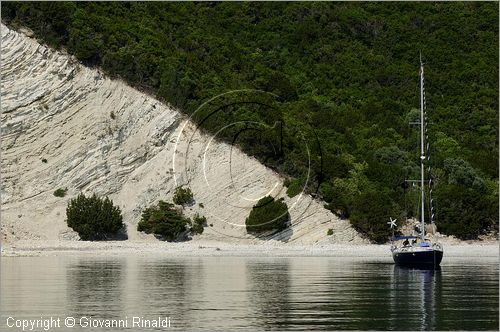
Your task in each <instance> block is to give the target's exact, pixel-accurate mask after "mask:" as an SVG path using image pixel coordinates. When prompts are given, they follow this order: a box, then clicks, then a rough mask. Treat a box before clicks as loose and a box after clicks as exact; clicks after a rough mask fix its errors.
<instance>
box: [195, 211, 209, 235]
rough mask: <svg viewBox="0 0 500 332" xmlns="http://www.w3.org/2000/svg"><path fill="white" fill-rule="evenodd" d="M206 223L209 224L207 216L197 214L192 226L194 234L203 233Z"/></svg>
mask: <svg viewBox="0 0 500 332" xmlns="http://www.w3.org/2000/svg"><path fill="white" fill-rule="evenodd" d="M206 225H207V218H205V217H204V216H200V215H198V214H197V215H196V216H194V218H193V225H192V226H191V233H192V234H202V233H203V229H204V227H205V226H206Z"/></svg>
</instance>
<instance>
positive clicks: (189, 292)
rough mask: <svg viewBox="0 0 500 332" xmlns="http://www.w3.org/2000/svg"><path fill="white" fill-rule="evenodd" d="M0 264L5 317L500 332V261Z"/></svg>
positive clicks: (180, 325)
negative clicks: (431, 264) (423, 265)
mask: <svg viewBox="0 0 500 332" xmlns="http://www.w3.org/2000/svg"><path fill="white" fill-rule="evenodd" d="M0 263H1V269H0V272H1V276H0V282H1V284H0V292H1V297H0V314H1V315H2V317H5V315H16V316H18V317H20V318H30V317H31V318H32V317H40V316H41V315H43V316H48V315H59V316H62V317H64V316H68V315H69V316H77V317H80V316H83V315H88V316H93V317H103V318H123V317H124V316H128V317H131V316H144V317H146V318H154V317H157V316H169V317H171V320H172V326H173V328H174V329H180V330H186V329H189V330H191V329H202V330H213V329H217V330H228V329H231V330H234V329H241V328H244V329H263V330H368V329H369V330H456V329H460V330H498V260H497V259H490V260H487V259H475V260H471V261H464V260H459V259H458V260H456V261H452V260H448V263H447V264H446V265H444V266H443V268H442V270H441V271H430V270H415V269H407V268H399V267H396V266H394V265H393V264H388V263H385V262H369V261H365V260H360V259H352V258H344V259H339V258H328V257H298V258H249V257H200V258H193V257H191V258H169V257H165V256H164V257H151V256H144V257H142V256H130V257H124V256H123V257H109V258H106V259H104V258H92V257H88V256H86V257H84V256H73V257H71V256H64V257H25V258H2V260H1V261H0ZM1 324H4V322H1ZM4 327H5V326H3V325H2V326H0V330H2V329H3V328H4Z"/></svg>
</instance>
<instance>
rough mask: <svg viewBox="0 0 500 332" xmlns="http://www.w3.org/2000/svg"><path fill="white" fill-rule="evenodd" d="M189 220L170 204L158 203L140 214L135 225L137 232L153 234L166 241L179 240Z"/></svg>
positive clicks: (186, 228)
mask: <svg viewBox="0 0 500 332" xmlns="http://www.w3.org/2000/svg"><path fill="white" fill-rule="evenodd" d="M190 224H191V220H190V219H189V218H186V217H184V216H183V215H182V212H180V211H179V210H177V209H176V208H175V205H174V204H172V203H167V202H164V201H159V202H158V204H157V205H153V206H150V207H148V208H146V209H145V210H144V211H143V212H142V217H141V221H140V222H139V224H138V225H137V230H138V231H139V232H145V233H147V234H155V235H156V236H159V237H161V238H163V239H165V240H167V241H176V240H180V239H181V237H183V236H184V235H186V232H187V231H188V226H189V225H190Z"/></svg>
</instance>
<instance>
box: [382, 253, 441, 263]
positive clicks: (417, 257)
mask: <svg viewBox="0 0 500 332" xmlns="http://www.w3.org/2000/svg"><path fill="white" fill-rule="evenodd" d="M392 258H393V259H394V262H395V263H396V264H397V265H400V266H411V267H438V266H439V264H441V260H442V259H443V252H442V251H441V250H426V251H406V252H400V251H394V252H393V253H392Z"/></svg>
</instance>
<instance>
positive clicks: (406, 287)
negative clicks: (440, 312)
mask: <svg viewBox="0 0 500 332" xmlns="http://www.w3.org/2000/svg"><path fill="white" fill-rule="evenodd" d="M440 282H441V271H440V268H439V267H438V268H436V269H418V268H406V267H400V266H397V265H396V266H394V270H393V274H392V280H391V284H392V285H393V287H394V288H393V289H392V292H394V294H391V298H392V299H395V301H398V299H400V300H401V301H402V303H401V304H403V305H408V306H409V307H408V312H413V313H414V314H415V315H412V316H411V318H413V319H417V321H415V322H411V325H412V326H415V325H416V324H418V325H419V326H420V328H419V329H420V330H432V329H434V328H435V326H436V315H435V313H436V309H437V307H438V306H437V305H436V299H437V298H438V297H439V296H440V295H439V294H438V292H439V287H437V286H436V285H439V284H440ZM408 298H409V299H410V301H408ZM394 304H395V305H396V307H394V308H393V309H394V310H396V311H397V313H396V315H395V316H396V317H399V318H403V317H400V315H401V313H400V312H399V311H398V305H399V303H394ZM391 307H393V306H391ZM411 318H410V317H406V320H408V319H411ZM403 319H404V318H403ZM407 323H408V322H407ZM414 324H415V325H414Z"/></svg>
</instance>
